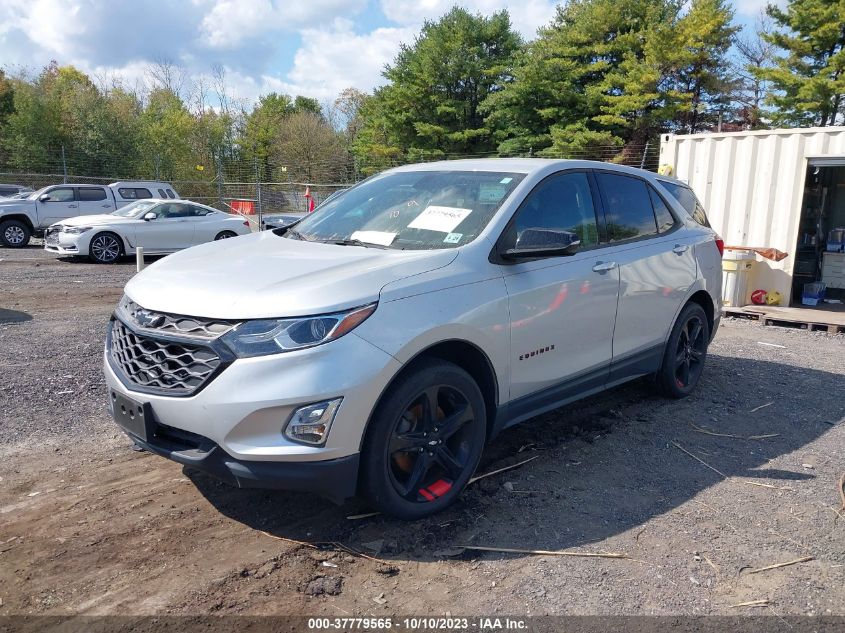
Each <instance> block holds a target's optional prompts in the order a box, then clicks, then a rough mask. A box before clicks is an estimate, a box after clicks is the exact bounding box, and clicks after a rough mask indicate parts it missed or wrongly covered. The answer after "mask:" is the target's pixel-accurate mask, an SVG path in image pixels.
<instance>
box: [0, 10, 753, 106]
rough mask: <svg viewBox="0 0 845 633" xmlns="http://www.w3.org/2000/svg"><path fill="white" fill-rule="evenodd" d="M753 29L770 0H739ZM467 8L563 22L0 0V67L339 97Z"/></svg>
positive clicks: (244, 92)
mask: <svg viewBox="0 0 845 633" xmlns="http://www.w3.org/2000/svg"><path fill="white" fill-rule="evenodd" d="M734 3H735V9H736V12H737V21H738V22H739V23H740V24H753V22H754V19H755V18H756V16H757V15H759V12H760V10H761V8H762V6H763V5H764V4H765V0H734ZM454 4H459V5H461V6H464V7H466V8H467V9H469V10H471V11H473V12H480V13H491V12H493V11H496V10H500V9H508V10H509V12H510V14H511V20H512V22H513V23H514V26H515V27H516V28H517V30H519V31H520V33H522V35H523V37H525V38H526V39H531V38H532V37H533V36H534V34H535V32H536V29H537V27H539V26H542V25H544V24H547V23H548V22H549V20H550V19H551V18H552V16H553V15H554V7H555V4H556V2H553V1H551V0H458V1H457V2H456V1H455V0H297V1H287V2H284V1H275V0H135V1H132V2H130V1H127V0H0V65H2V66H5V67H7V70H11V71H12V72H15V71H17V70H19V69H21V68H28V69H31V70H37V69H38V68H39V67H41V66H43V65H44V64H46V63H48V62H49V61H50V60H51V59H55V60H57V61H58V62H59V63H60V64H74V65H75V66H77V67H78V68H80V69H82V70H84V71H85V72H87V73H89V74H91V75H92V76H95V77H96V78H97V79H98V80H99V81H101V82H103V83H106V84H108V83H111V82H113V81H121V82H124V83H126V84H129V85H134V84H138V83H140V82H144V81H146V80H147V79H146V77H147V73H146V70H147V69H148V67H149V66H150V65H151V64H153V63H155V62H156V61H157V60H162V59H168V60H171V61H173V62H175V63H178V64H179V65H181V66H182V67H183V68H184V69H185V71H186V75H187V76H188V77H190V78H191V79H192V80H194V81H196V80H197V79H200V80H202V81H204V82H206V83H207V84H209V85H210V83H211V76H210V75H211V70H212V67H213V66H214V65H221V66H222V67H224V68H225V71H226V82H227V84H228V85H229V87H230V92H231V94H230V95H229V96H230V97H234V98H237V99H242V100H244V101H251V100H254V99H255V98H256V97H257V96H258V95H260V94H263V93H267V92H270V91H276V92H287V93H291V94H304V95H307V96H312V97H316V98H318V99H320V100H321V101H323V102H327V101H331V100H332V99H333V98H334V97H335V95H337V93H338V92H340V91H341V90H342V89H343V88H345V87H347V86H354V87H356V88H360V89H362V90H366V91H369V90H372V88H373V87H375V86H376V85H378V84H379V83H380V81H381V76H380V72H381V69H382V68H383V67H384V64H385V63H387V62H389V61H391V60H392V59H393V57H394V56H395V54H396V52H397V50H398V47H399V44H400V43H401V42H407V43H410V42H412V41H413V38H414V35H415V34H416V33H417V32H418V31H419V28H420V25H421V24H422V22H423V21H424V20H425V19H436V18H437V17H439V16H440V15H442V14H443V13H445V12H446V11H448V10H449V8H451V6H453V5H454Z"/></svg>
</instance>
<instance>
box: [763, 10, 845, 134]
mask: <svg viewBox="0 0 845 633" xmlns="http://www.w3.org/2000/svg"><path fill="white" fill-rule="evenodd" d="M766 13H767V14H768V15H769V16H770V17H771V18H772V19H773V20H774V21H775V24H776V27H779V29H778V28H776V29H775V30H773V31H772V32H771V33H769V34H765V35H764V39H765V40H766V41H768V42H771V43H772V44H774V45H775V46H776V47H777V48H778V49H780V51H781V54H779V55H777V56H776V58H775V61H774V64H773V67H770V68H766V67H757V68H756V69H754V73H755V75H756V76H757V77H759V78H761V79H764V80H767V81H769V82H771V88H772V90H771V92H770V93H769V95H768V97H767V99H766V101H767V103H768V104H769V105H770V106H773V108H774V109H773V110H772V111H770V112H769V116H770V117H771V118H772V120H773V122H774V123H775V124H777V125H796V126H800V125H819V126H826V125H834V124H836V123H837V121H838V119H839V117H840V115H842V114H843V111H845V103H844V102H843V101H844V100H843V95H845V2H843V0H790V1H789V2H788V4H787V5H786V9H785V10H784V9H780V8H779V7H776V6H774V5H769V6H768V7H767V9H766Z"/></svg>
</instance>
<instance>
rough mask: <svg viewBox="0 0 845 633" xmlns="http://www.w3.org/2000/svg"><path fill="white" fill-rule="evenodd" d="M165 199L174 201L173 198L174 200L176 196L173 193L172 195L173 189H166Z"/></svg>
mask: <svg viewBox="0 0 845 633" xmlns="http://www.w3.org/2000/svg"><path fill="white" fill-rule="evenodd" d="M167 197H168V198H171V199H175V198H176V194H175V193H173V189H168V190H167Z"/></svg>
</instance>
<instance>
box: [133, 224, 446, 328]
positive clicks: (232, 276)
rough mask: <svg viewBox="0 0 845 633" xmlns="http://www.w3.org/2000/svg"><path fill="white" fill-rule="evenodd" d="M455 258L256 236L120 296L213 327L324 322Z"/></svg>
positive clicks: (141, 280) (140, 277)
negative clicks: (212, 321) (214, 322)
mask: <svg viewBox="0 0 845 633" xmlns="http://www.w3.org/2000/svg"><path fill="white" fill-rule="evenodd" d="M455 257H457V251H456V250H451V249H450V250H427V251H398V250H382V249H378V248H363V247H360V246H337V245H334V244H320V243H315V242H303V241H299V240H291V239H287V238H284V237H280V236H278V235H275V234H274V233H272V232H271V231H262V232H260V233H253V234H252V235H245V236H243V237H238V238H232V239H228V240H220V241H217V242H209V243H208V244H203V245H201V246H195V247H193V248H189V249H187V250H185V251H181V252H178V253H175V254H173V255H168V256H167V257H165V258H163V259H161V260H159V261H157V262H156V263H154V264H152V265H151V266H149V267H148V268H146V269H144V270H143V271H142V272H140V273H139V274H137V275H136V276H135V277H133V278H132V280H131V281H130V282H129V283H128V284H127V285H126V294H127V295H129V297H130V298H131V299H132V300H133V301H135V302H136V303H138V304H139V305H141V306H143V307H145V308H148V309H150V310H156V311H159V312H170V313H174V314H184V315H189V316H199V317H208V318H217V319H232V320H237V319H260V318H274V317H289V316H291V317H295V316H306V315H313V314H325V313H328V312H334V311H338V310H344V309H347V308H352V307H356V306H360V305H365V304H368V303H372V302H374V301H377V300H378V298H379V293H380V292H381V289H382V288H383V287H384V286H385V285H386V284H388V283H390V282H393V281H397V280H399V279H404V278H407V277H411V276H414V275H419V274H422V273H425V272H428V271H430V270H434V269H436V268H442V267H443V266H447V265H448V264H449V263H451V262H452V261H453V260H454V259H455Z"/></svg>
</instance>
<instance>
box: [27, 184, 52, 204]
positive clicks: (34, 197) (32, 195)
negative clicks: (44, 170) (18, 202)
mask: <svg viewBox="0 0 845 633" xmlns="http://www.w3.org/2000/svg"><path fill="white" fill-rule="evenodd" d="M50 187H51V185H47V186H46V187H41V189H39V190H38V191H33V192H31V193H30V192H27V194H26V199H27V200H38V197H39V196H40V195H41V194H42V193H44V192H45V191H47V189H49V188H50Z"/></svg>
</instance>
